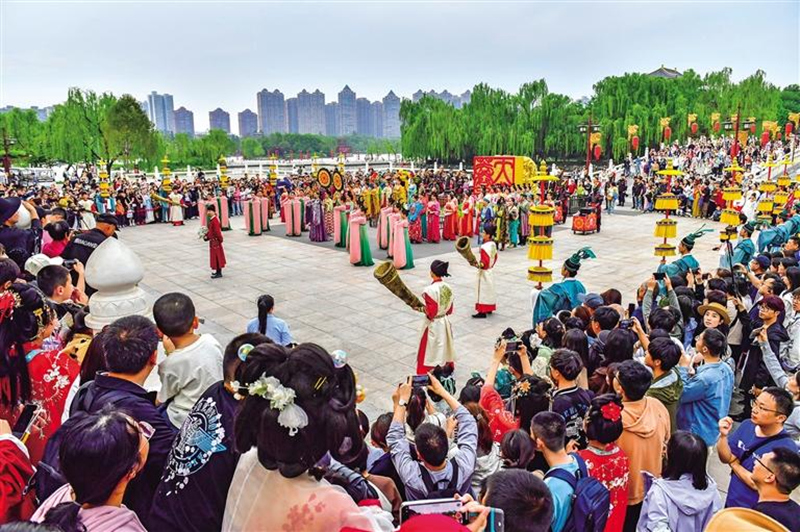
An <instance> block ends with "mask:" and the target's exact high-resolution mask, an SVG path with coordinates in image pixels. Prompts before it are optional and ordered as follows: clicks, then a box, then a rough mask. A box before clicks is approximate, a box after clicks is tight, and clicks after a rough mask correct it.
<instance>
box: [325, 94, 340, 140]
mask: <svg viewBox="0 0 800 532" xmlns="http://www.w3.org/2000/svg"><path fill="white" fill-rule="evenodd" d="M338 131H339V104H338V103H336V102H331V103H327V104H325V134H326V135H328V136H329V137H335V136H336V135H338V134H339V133H338Z"/></svg>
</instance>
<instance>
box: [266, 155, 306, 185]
mask: <svg viewBox="0 0 800 532" xmlns="http://www.w3.org/2000/svg"><path fill="white" fill-rule="evenodd" d="M277 159H278V156H277V155H275V153H273V154H272V155H270V156H269V184H270V185H272V186H273V187H274V186H275V185H276V184H277V183H278V163H277ZM313 166H314V165H313V164H312V168H313Z"/></svg>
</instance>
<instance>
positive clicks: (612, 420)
mask: <svg viewBox="0 0 800 532" xmlns="http://www.w3.org/2000/svg"><path fill="white" fill-rule="evenodd" d="M585 428H586V437H587V438H588V440H589V446H588V447H587V448H586V449H584V450H582V451H578V454H579V455H580V456H581V458H583V460H584V461H585V462H586V468H587V469H588V470H589V475H590V476H592V477H594V478H596V479H597V480H599V481H600V483H601V484H602V485H603V486H605V487H606V489H608V492H609V494H610V495H611V501H610V508H609V512H608V521H606V528H605V532H618V531H619V530H622V526H623V524H624V523H625V512H626V511H627V508H628V474H629V471H630V468H629V466H628V457H627V456H626V455H625V452H624V451H623V450H622V449H620V448H619V447H618V446H617V440H618V439H619V437H620V435H621V434H622V400H621V399H620V398H619V396H618V395H616V394H613V393H607V394H603V395H598V396H597V397H595V398H594V399H593V400H592V405H591V407H590V408H589V411H588V412H587V413H586V421H585Z"/></svg>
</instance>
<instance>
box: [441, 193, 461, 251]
mask: <svg viewBox="0 0 800 532" xmlns="http://www.w3.org/2000/svg"><path fill="white" fill-rule="evenodd" d="M446 198H447V200H446V202H445V204H444V229H443V234H442V238H443V239H444V240H455V239H456V238H457V233H458V230H457V225H458V224H457V214H456V213H457V212H458V204H457V203H456V200H455V199H454V198H453V197H452V196H450V195H449V194H448V195H447V196H446Z"/></svg>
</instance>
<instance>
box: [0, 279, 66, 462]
mask: <svg viewBox="0 0 800 532" xmlns="http://www.w3.org/2000/svg"><path fill="white" fill-rule="evenodd" d="M57 323H58V322H57V317H56V312H55V310H54V309H53V307H52V306H51V305H50V303H49V302H48V300H47V298H46V297H45V296H44V294H42V292H40V291H39V289H38V288H36V287H34V286H33V285H30V284H26V283H14V284H12V285H11V286H10V287H8V288H7V289H6V290H2V291H0V419H5V420H8V422H9V424H10V425H12V426H13V425H14V423H15V422H16V419H17V416H18V415H19V413H20V411H21V406H22V405H23V404H25V403H36V404H37V405H38V406H39V407H40V409H39V412H38V414H37V420H36V423H35V424H34V428H33V430H32V432H31V434H30V436H29V438H28V440H27V441H26V442H25V445H26V447H27V448H28V451H29V453H30V459H31V463H32V464H33V465H34V466H35V465H37V464H38V463H39V461H40V460H41V459H42V454H43V453H44V447H45V444H46V443H47V439H48V438H49V437H50V436H51V435H52V434H53V433H54V432H55V431H56V430H58V428H59V427H60V426H61V414H62V412H63V410H64V405H65V402H66V399H67V394H68V393H69V388H70V385H71V384H72V382H73V381H74V380H75V378H76V377H77V376H78V373H79V371H80V365H79V364H78V362H77V361H75V360H74V359H72V358H71V357H70V356H69V355H67V354H66V353H65V352H63V351H45V350H43V349H42V344H43V343H44V341H45V340H46V339H48V338H49V337H50V336H51V335H52V334H53V330H54V329H55V326H56V324H57Z"/></svg>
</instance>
